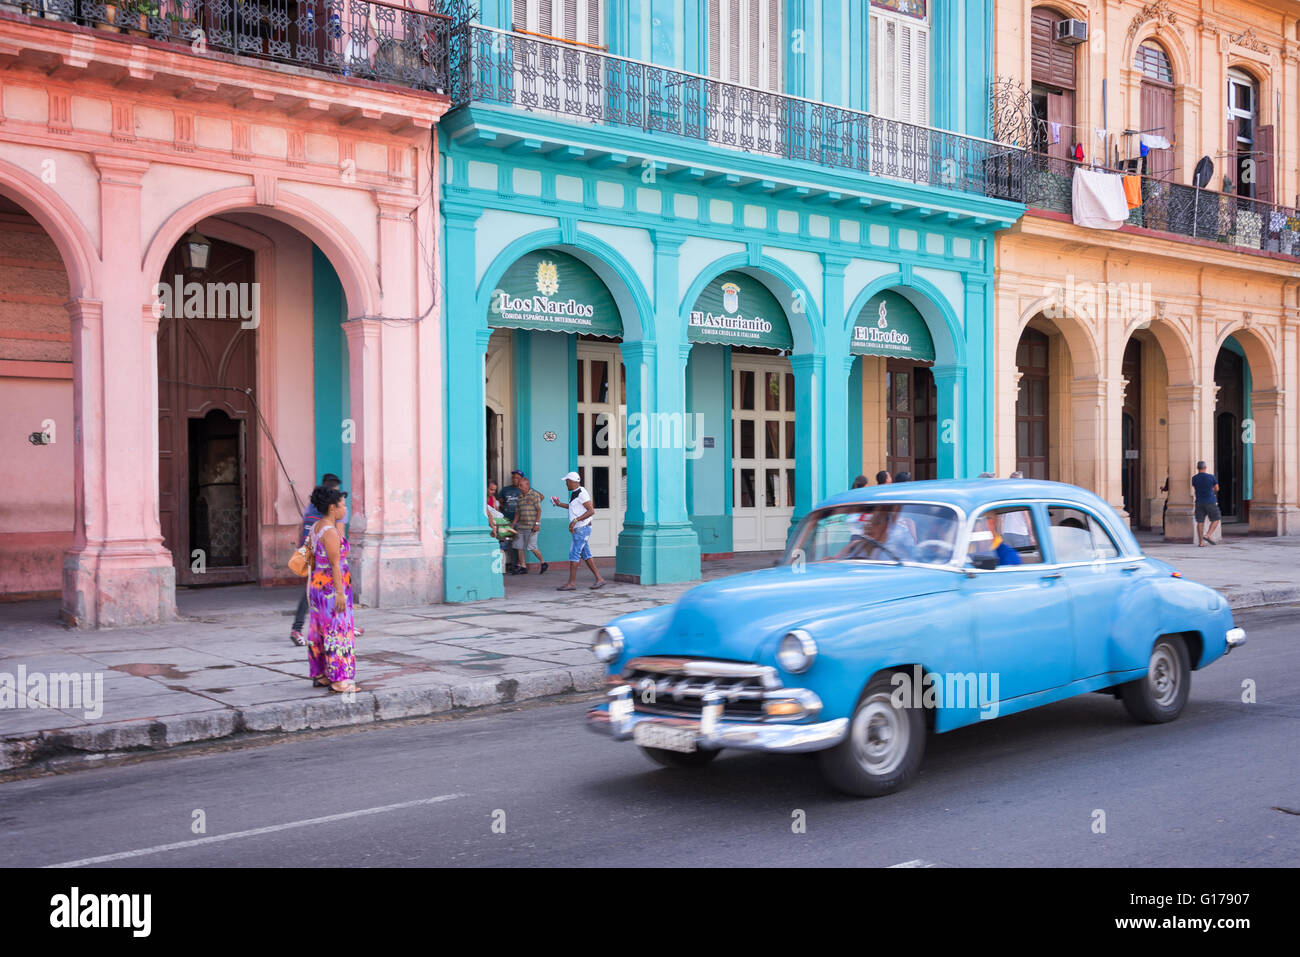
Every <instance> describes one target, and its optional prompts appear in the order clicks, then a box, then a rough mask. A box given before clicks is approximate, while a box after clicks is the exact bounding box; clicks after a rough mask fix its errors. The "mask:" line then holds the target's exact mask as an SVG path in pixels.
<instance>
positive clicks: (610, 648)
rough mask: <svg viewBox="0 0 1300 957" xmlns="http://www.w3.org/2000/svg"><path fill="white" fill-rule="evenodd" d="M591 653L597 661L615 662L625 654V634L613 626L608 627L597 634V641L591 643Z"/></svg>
mask: <svg viewBox="0 0 1300 957" xmlns="http://www.w3.org/2000/svg"><path fill="white" fill-rule="evenodd" d="M591 653H592V654H593V655H595V656H596V660H597V661H605V662H609V661H613V660H614V659H615V658H617V657H618V656H619V655H620V654H622V653H623V632H621V631H619V630H618V629H617V628H615V627H614V626H613V625H606V626H605V627H604V628H602V629H600V631H598V632H596V640H595V641H593V642H592V643H591Z"/></svg>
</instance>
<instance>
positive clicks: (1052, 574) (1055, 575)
mask: <svg viewBox="0 0 1300 957" xmlns="http://www.w3.org/2000/svg"><path fill="white" fill-rule="evenodd" d="M1060 577H1061V573H1060V572H1049V573H1048V574H1046V575H1044V576H1043V581H1045V582H1046V581H1051V580H1052V579H1054V578H1060Z"/></svg>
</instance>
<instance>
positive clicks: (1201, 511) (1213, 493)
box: [1192, 462, 1223, 548]
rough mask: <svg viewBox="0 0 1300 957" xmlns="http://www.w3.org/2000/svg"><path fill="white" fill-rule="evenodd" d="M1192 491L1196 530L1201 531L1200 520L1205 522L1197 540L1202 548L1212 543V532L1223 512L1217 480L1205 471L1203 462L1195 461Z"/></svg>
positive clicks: (1198, 545) (1216, 527) (1221, 518)
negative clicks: (1202, 533) (1220, 506)
mask: <svg viewBox="0 0 1300 957" xmlns="http://www.w3.org/2000/svg"><path fill="white" fill-rule="evenodd" d="M1192 491H1193V492H1194V493H1195V497H1196V531H1197V533H1198V534H1199V533H1200V531H1201V522H1205V524H1206V530H1205V534H1204V535H1201V536H1200V538H1201V540H1200V541H1199V542H1197V547H1198V548H1204V547H1205V546H1206V545H1214V544H1216V542H1215V541H1214V533H1215V532H1216V531H1217V530H1218V528H1219V522H1220V521H1222V520H1223V514H1222V513H1221V512H1220V511H1219V495H1218V491H1219V480H1218V479H1216V478H1215V477H1214V474H1213V473H1211V472H1207V471H1205V463H1204V462H1197V463H1196V474H1195V475H1193V476H1192Z"/></svg>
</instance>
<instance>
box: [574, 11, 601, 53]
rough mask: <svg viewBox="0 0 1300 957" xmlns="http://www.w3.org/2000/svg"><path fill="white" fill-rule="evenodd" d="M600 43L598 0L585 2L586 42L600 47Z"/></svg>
mask: <svg viewBox="0 0 1300 957" xmlns="http://www.w3.org/2000/svg"><path fill="white" fill-rule="evenodd" d="M579 39H581V37H579ZM600 41H601V35H600V0H587V42H588V43H590V44H591V45H592V46H600V45H601V43H600Z"/></svg>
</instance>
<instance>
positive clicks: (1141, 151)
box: [1138, 143, 1151, 156]
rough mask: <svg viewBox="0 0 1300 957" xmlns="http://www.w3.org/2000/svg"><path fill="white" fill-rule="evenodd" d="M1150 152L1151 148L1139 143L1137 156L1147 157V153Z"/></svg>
mask: <svg viewBox="0 0 1300 957" xmlns="http://www.w3.org/2000/svg"><path fill="white" fill-rule="evenodd" d="M1150 152H1151V147H1149V146H1147V145H1146V144H1145V143H1139V144H1138V154H1139V155H1141V156H1146V155H1147V154H1148V153H1150Z"/></svg>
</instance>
